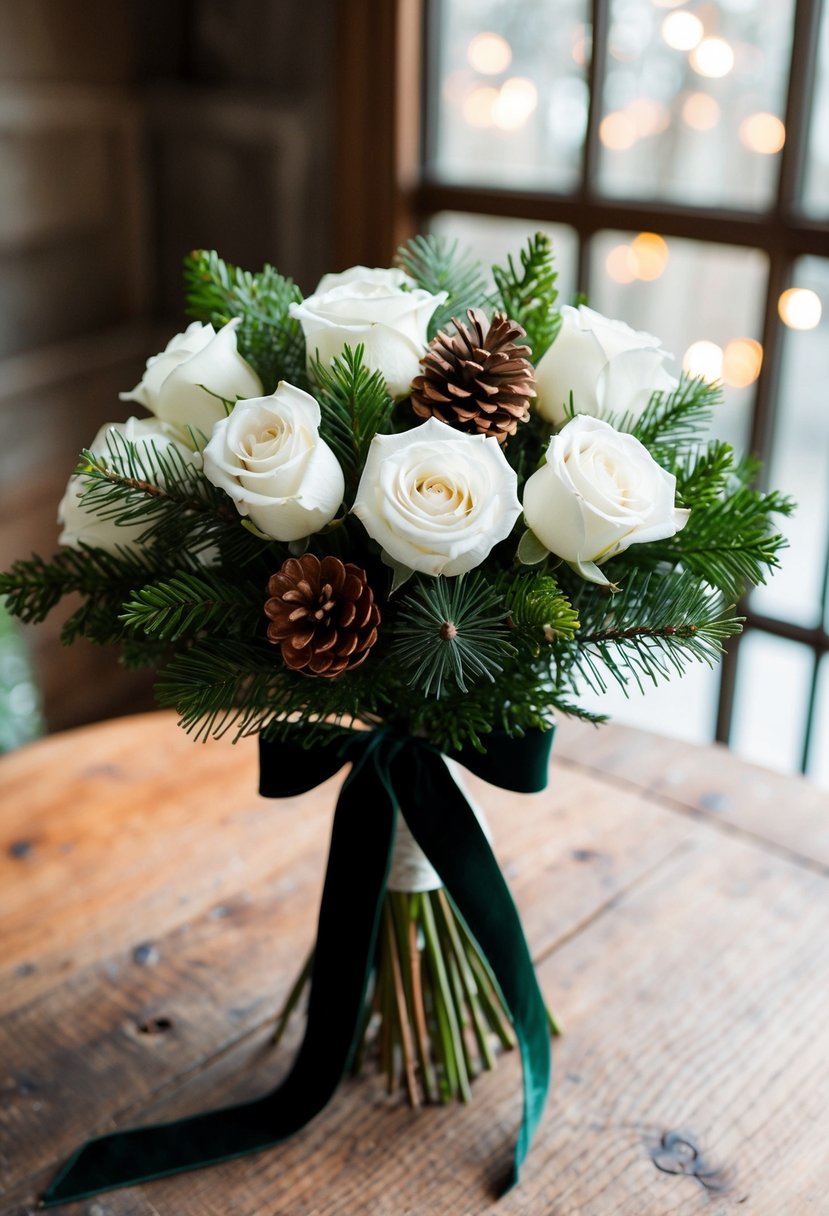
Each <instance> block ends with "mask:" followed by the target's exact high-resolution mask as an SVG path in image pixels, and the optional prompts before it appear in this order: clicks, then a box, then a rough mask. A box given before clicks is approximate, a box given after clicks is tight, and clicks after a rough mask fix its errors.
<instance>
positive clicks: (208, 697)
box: [156, 637, 376, 746]
mask: <svg viewBox="0 0 829 1216" xmlns="http://www.w3.org/2000/svg"><path fill="white" fill-rule="evenodd" d="M367 669H368V670H367ZM375 679H376V671H375V670H374V669H373V667H372V664H371V663H370V662H369V663H366V664H364V665H363V666H362V667H360V668H359V669H357V670H356V671H353V672H350V673H348V675H347V676H345V677H341V678H339V679H336V680H321V679H314V678H313V677H309V676H304V675H302V674H299V673H295V672H290V671H288V670H287V668H286V667H285V666H284V665H283V664H282V661H281V659H280V656H279V652H278V650H277V649H276V648H275V647H273V646H271V645H270V644H269V643H267V642H262V643H257V642H244V641H241V640H239V639H235V638H217V637H212V638H205V639H204V640H201V641H198V642H194V643H193V645H192V646H191V647H190V648H189V649H188V650H186V651H184V652H183V653H181V654H178V655H176V657H175V658H174V659H173V660H172V662H171V663H170V664H169V665H168V666H167V667H166V668H164V670H163V671H162V672H161V674H160V677H159V680H158V683H157V684H156V696H157V699H158V701H159V704H160V705H162V706H167V707H170V708H173V709H175V710H176V711H177V712H178V714H179V719H180V720H179V725H180V726H182V727H183V728H184V730H186V731H187V732H188V733H192V734H194V736H195V738H197V739H208V738H210V737H211V736H212V737H213V738H219V737H221V736H222V735H224V734H226V733H227V732H229V731H231V730H232V731H233V733H234V738H235V739H239V738H241V737H243V736H246V735H251V734H257V733H259V732H263V733H264V735H265V737H267V738H274V737H286V736H291V737H293V736H294V735H295V733H296V732H297V731H299V732H301V734H302V737H303V741H304V742H305V743H306V744H307V745H308V746H310V745H312V744H313V742H314V741H315V739H316V738H318V737H319V734H320V732H325V731H326V730H330V729H331V727H332V725H337V724H338V723H339V722H340V721H342V720H343V719H352V718H358V719H362V720H366V719H369V718H371V717H372V715H374V713H375V706H376V697H375V693H374V680H375Z"/></svg>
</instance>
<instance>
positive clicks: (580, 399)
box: [535, 304, 677, 426]
mask: <svg viewBox="0 0 829 1216" xmlns="http://www.w3.org/2000/svg"><path fill="white" fill-rule="evenodd" d="M671 357H672V356H671V355H669V354H668V352H667V351H664V350H662V347H661V346H660V344H659V339H658V338H654V337H652V336H651V335H650V334H646V333H643V332H641V331H638V330H635V329H631V328H630V326H629V325H625V323H624V321H613V320H611V319H610V318H609V317H603V316H602V314H601V313H599V312H594V311H593V309H592V308H586V307H585V306H584V305H583V304H582V305H581V306H580V307H579V308H571V307H570V306H569V305H566V304H565V305H564V307H563V308H562V310H561V329H560V330H559V331H558V334H557V336H556V339H555V341H554V342H553V345H552V346H551V347H550V349H549V350H548V351H547V352H546V354H544V355H543V356H542V358H541V359H540V361H539V364H538V367H537V368H536V369H535V382H536V395H537V404H536V408H537V409H538V412H539V413H540V414H541V416H542V418H544V419H546V421H547V422H551V423H553V425H554V426H562V425H563V424H564V423H565V422H566V421H567V420H568V418H569V417H570V394H571V393H572V394H573V407H574V410H575V413H576V414H590V415H591V416H592V417H594V418H607V417H608V416H609V415H611V414H613V415H614V416H615V417H616V418H617V419H620V418H621V417H622V416H623V415H624V414H627V415H628V416H629V417H630V419H631V420H632V421H634V422H635V421H636V420H637V419H638V418H639V417H640V416H641V414H642V412H643V410H644V409H645V406H646V405H647V404H648V401H649V400H650V398H651V394H652V393H654V392H656V391H657V390H658V391H660V392H670V391H672V390H673V389H675V388H676V385H677V381H676V380H675V379H674V377H673V376H671V375H669V373H668V372H667V371H666V370H665V368H664V366H663V364H664V362H665V360H666V359H670V358H671Z"/></svg>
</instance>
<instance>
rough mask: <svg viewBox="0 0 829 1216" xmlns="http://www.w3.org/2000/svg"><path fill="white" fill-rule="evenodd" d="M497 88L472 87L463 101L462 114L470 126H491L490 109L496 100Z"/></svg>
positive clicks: (492, 120)
mask: <svg viewBox="0 0 829 1216" xmlns="http://www.w3.org/2000/svg"><path fill="white" fill-rule="evenodd" d="M498 96H499V94H498V90H497V89H492V88H480V89H473V90H472V92H471V93H468V94H467V96H466V97H465V98H464V102H463V116H464V118H465V119H466V121H467V122H468V123H469V125H470V127H491V126H492V124H493V122H494V119H493V116H492V111H493V109H494V107H495V103H496V101H497V100H498Z"/></svg>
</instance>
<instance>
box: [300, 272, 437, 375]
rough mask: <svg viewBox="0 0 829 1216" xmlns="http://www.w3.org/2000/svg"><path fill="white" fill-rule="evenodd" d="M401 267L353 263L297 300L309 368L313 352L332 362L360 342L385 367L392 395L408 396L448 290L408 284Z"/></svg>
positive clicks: (374, 366) (369, 360) (366, 357)
mask: <svg viewBox="0 0 829 1216" xmlns="http://www.w3.org/2000/svg"><path fill="white" fill-rule="evenodd" d="M410 283H411V280H410V279H409V278H408V277H407V276H406V275H405V274H404V273H403V271H402V270H382V269H376V270H374V269H369V268H367V267H365V266H352V267H351V269H350V270H345V271H343V272H342V273H341V274H335V275H324V276H323V278H322V279H321V280H320V283H319V286H318V287H317V290H316V291H315V292H314V294H313V295H311V296H308V298H307V299H306V300H304V301H303V302H302V303H301V304H292V305H291V306H290V313H291V316H292V317H296V319H297V320H298V321H299V323H300V325H301V326H302V332H303V333H304V334H305V344H306V347H307V350H308V363H309V368H310V364H311V360H312V359H313V358H314V356H318V357H319V359H320V360H321V361H322V362H323V363H332V362H333V360H334V359H335V358H336V357H337V356H338V355H340V354H342V351H343V348H344V347H346V346H350V347H351V348H352V350H353V349H354V348H355V347H357V346H359V345H360V344H361V343H362V345H363V348H364V354H363V362H364V363H365V365H366V367H368V368H369V370H370V371H380V372H382V374H383V377H384V378H385V381H386V384H387V385H388V388H389V392H390V393H391V395H392V396H393V397H396V398H397V397H405V396H406V394H407V393H408V392H409V389H410V387H411V383H412V380H413V379H414V377H415V376H416V375H417V373H418V371H419V370H420V357H421V355H422V354H423V352H424V350H425V349H426V345H427V329H428V325H429V319H430V317H431V316H432V313H433V312H434V311H435V309H436V308H437V306H438V305H439V304H442V303H443V301H444V300H445V299H446V292H445V291H441V292H439V293H438V294H437V295H431V294H430V293H429V292H428V291H424V290H423V289H422V288H419V287H413V288H409V284H410Z"/></svg>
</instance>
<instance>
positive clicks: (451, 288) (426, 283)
mask: <svg viewBox="0 0 829 1216" xmlns="http://www.w3.org/2000/svg"><path fill="white" fill-rule="evenodd" d="M397 262H398V265H399V266H400V267H401V268H402V269H403V270H405V271H406V273H407V274H408V275H410V276H411V277H412V278H413V279H414V281H415V283H416V284H417V286H418V287H422V288H423V290H424V291H428V292H431V294H432V295H437V294H438V292H441V291H445V292H448V299H447V300H446V302H445V303H444V304H441V305H439V307H438V308H437V309H436V310H435V312H434V313H433V314H432V318H431V320H430V322H429V338H433V337H434V336H435V334H436V333H437V332H438V330H440V329H444V328H445V327H446V326H447V325H449V324H450V323H451V320H452V318H453V317H459V318H460V319H461V320H463V319H464V317H465V316H466V312H467V309H470V308H487V307H488V306H489V300H488V298H487V292H486V284H485V282H484V279H483V275H482V274H481V265H480V262H476V261H475V260H474V259H473V258H471V257H470V256H469V255H468V254H462V253H460V252H459V249H458V242H457V241H447V240H446V238H445V237H441V236H434V235H431V234H430V235H429V236H416V237H413V238H412V239H411V240H410V241H408V242H407V244H405V245H401V247H400V248H399V249H398V251H397Z"/></svg>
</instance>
